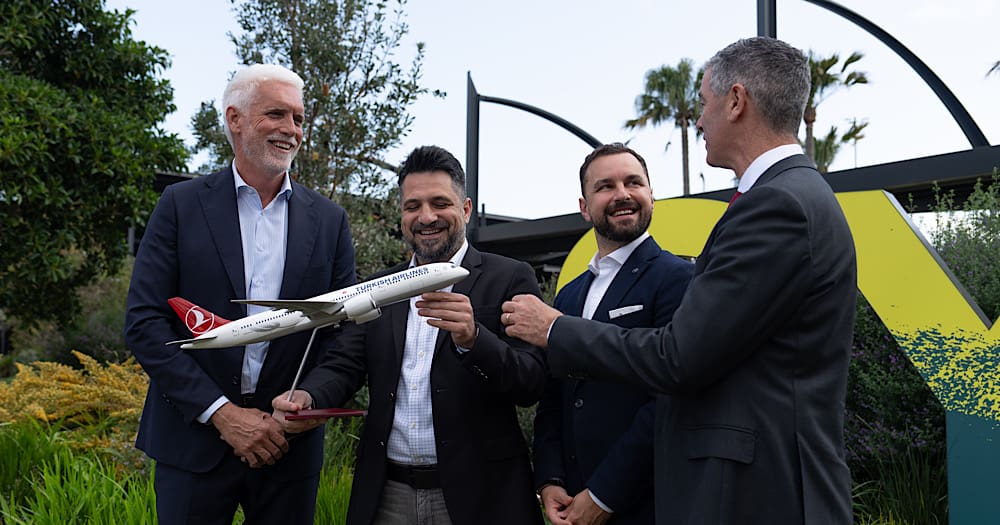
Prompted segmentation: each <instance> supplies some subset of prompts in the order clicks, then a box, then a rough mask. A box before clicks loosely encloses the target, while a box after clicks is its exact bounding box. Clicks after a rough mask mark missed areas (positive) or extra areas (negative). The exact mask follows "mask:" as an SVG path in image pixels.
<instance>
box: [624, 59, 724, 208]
mask: <svg viewBox="0 0 1000 525" xmlns="http://www.w3.org/2000/svg"><path fill="white" fill-rule="evenodd" d="M704 71H705V70H704V68H701V69H699V70H698V71H697V73H695V70H694V63H693V62H692V61H691V59H690V58H684V59H681V61H680V62H679V63H678V64H677V67H676V68H674V67H670V66H660V67H659V68H657V69H650V70H649V71H647V72H646V88H645V92H644V93H643V94H641V95H639V96H638V97H636V99H635V111H636V113H637V114H638V116H637V117H636V118H634V119H632V120H629V121H626V122H625V129H636V128H643V127H646V126H647V125H648V126H656V125H659V124H662V123H664V122H667V121H673V123H674V125H675V126H677V127H678V128H680V129H681V162H682V163H683V164H682V168H683V173H684V195H690V194H691V175H690V170H689V169H688V128H689V127H692V126H694V125H695V123H696V122H697V121H698V111H699V110H700V108H699V106H698V85H699V84H700V83H701V77H702V75H703V74H704ZM668 145H669V143H668Z"/></svg>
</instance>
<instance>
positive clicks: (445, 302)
mask: <svg viewBox="0 0 1000 525" xmlns="http://www.w3.org/2000/svg"><path fill="white" fill-rule="evenodd" d="M416 306H417V313H418V314H420V315H421V316H423V317H429V319H428V320H427V324H429V325H431V326H436V327H437V328H440V329H441V330H447V331H448V332H451V340H452V341H454V342H455V346H460V347H462V348H465V349H471V348H472V345H474V344H476V317H475V315H474V314H473V311H472V303H471V302H469V298H468V296H465V295H462V294H460V293H452V292H427V293H425V294H423V295H421V296H420V300H419V301H417V304H416Z"/></svg>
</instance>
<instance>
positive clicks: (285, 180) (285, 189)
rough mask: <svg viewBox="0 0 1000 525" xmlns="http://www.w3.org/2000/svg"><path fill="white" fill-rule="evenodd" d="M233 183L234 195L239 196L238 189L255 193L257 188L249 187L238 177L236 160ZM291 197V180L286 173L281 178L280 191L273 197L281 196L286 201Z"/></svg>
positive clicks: (234, 162) (234, 161)
mask: <svg viewBox="0 0 1000 525" xmlns="http://www.w3.org/2000/svg"><path fill="white" fill-rule="evenodd" d="M233 183H234V184H235V185H236V193H237V194H239V192H240V188H244V187H246V188H252V189H253V190H254V191H257V188H254V187H253V186H250V185H249V184H247V183H246V181H245V180H243V177H242V176H240V172H239V170H237V169H236V160H235V159H234V160H233ZM291 195H292V179H291V177H289V176H288V172H287V171H286V172H285V174H284V175H283V176H282V179H281V189H280V190H278V194H277V195H276V196H275V197H276V198H277V197H282V196H283V197H285V198H286V199H287V198H288V197H290V196H291Z"/></svg>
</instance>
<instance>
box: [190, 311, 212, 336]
mask: <svg viewBox="0 0 1000 525" xmlns="http://www.w3.org/2000/svg"><path fill="white" fill-rule="evenodd" d="M184 324H186V325H187V327H188V330H191V333H192V334H194V335H196V336H198V335H201V334H203V333H205V332H207V331H209V330H211V329H212V328H215V314H213V313H211V312H209V317H206V316H205V314H204V313H203V312H202V311H201V310H199V309H198V307H193V308H191V309H189V310H188V311H187V315H185V316H184ZM205 324H207V325H208V326H207V327H204V328H203V327H202V325H205Z"/></svg>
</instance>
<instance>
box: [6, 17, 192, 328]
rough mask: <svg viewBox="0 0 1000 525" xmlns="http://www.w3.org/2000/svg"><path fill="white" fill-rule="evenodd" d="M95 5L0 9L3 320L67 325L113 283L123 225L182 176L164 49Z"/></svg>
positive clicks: (140, 216) (137, 220)
mask: <svg viewBox="0 0 1000 525" xmlns="http://www.w3.org/2000/svg"><path fill="white" fill-rule="evenodd" d="M129 16H130V13H108V12H105V11H103V2H101V1H100V0H67V1H62V2H55V3H50V2H35V1H31V0H8V1H5V2H0V20H3V24H0V129H2V130H3V133H0V173H3V177H2V178H0V231H3V235H2V236H0V311H3V312H7V313H8V314H9V313H11V312H17V316H18V317H19V318H20V319H21V320H22V321H24V322H25V323H26V324H28V325H32V324H34V323H36V322H38V321H43V320H51V321H56V322H58V323H60V324H63V325H66V324H68V323H69V322H70V321H71V320H72V319H73V318H74V317H75V316H76V314H77V313H78V312H79V307H80V303H79V301H78V299H77V297H78V296H77V294H75V293H72V292H73V291H75V290H77V289H79V288H80V287H81V286H84V285H86V284H89V283H91V282H93V280H94V279H96V278H97V277H99V276H102V275H107V274H110V273H113V272H114V271H115V270H116V269H117V267H118V265H119V264H120V263H121V261H122V260H123V258H124V257H125V255H126V252H127V249H126V248H127V245H126V236H125V232H126V227H127V226H128V225H132V224H141V223H142V222H143V220H144V218H145V214H146V213H148V212H149V211H150V210H151V209H152V206H153V203H154V202H155V200H156V198H157V195H156V193H155V192H154V191H153V184H152V183H153V174H154V172H155V171H156V170H158V169H159V170H178V169H180V168H181V167H182V166H183V164H184V161H185V159H186V151H185V149H184V147H183V144H182V143H181V141H180V139H179V138H177V137H176V136H174V135H173V134H170V133H166V132H164V131H163V130H162V129H161V128H160V127H159V126H160V124H161V123H162V121H163V118H164V117H165V116H166V115H167V114H168V113H170V112H171V111H173V110H174V106H173V103H172V102H171V100H172V97H173V91H172V89H171V88H170V85H169V84H168V83H167V82H166V81H165V80H163V79H162V78H161V76H160V75H161V73H162V71H163V68H165V67H167V66H168V65H169V60H168V59H167V54H166V52H165V51H164V50H162V49H159V48H155V47H150V46H147V45H145V44H143V43H141V42H136V41H134V40H132V38H131V32H130V30H129V27H128V20H129Z"/></svg>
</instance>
